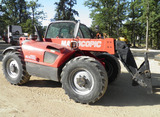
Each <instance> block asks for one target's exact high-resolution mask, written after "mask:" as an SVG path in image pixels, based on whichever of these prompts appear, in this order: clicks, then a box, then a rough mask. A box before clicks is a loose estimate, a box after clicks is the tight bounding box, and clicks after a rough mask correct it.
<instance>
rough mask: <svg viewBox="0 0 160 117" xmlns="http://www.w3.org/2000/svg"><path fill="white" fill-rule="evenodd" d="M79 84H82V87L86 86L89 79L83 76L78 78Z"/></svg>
mask: <svg viewBox="0 0 160 117" xmlns="http://www.w3.org/2000/svg"><path fill="white" fill-rule="evenodd" d="M77 84H78V85H79V86H80V87H85V86H86V84H87V79H85V77H83V78H81V77H80V78H77Z"/></svg>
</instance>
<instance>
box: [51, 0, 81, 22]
mask: <svg viewBox="0 0 160 117" xmlns="http://www.w3.org/2000/svg"><path fill="white" fill-rule="evenodd" d="M75 4H77V2H76V0H60V1H59V2H55V5H56V6H57V7H56V10H55V11H56V14H55V17H54V19H55V20H75V18H74V15H77V16H78V12H77V11H76V10H75V9H73V6H74V5H75Z"/></svg>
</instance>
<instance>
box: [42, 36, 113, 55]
mask: <svg viewBox="0 0 160 117" xmlns="http://www.w3.org/2000/svg"><path fill="white" fill-rule="evenodd" d="M43 40H44V41H45V42H53V43H57V44H61V45H63V46H69V45H70V42H71V41H75V40H76V41H78V42H79V49H80V50H85V51H98V52H108V53H109V54H115V48H114V47H115V46H114V39H113V38H106V39H82V38H81V39H64V38H54V39H43Z"/></svg>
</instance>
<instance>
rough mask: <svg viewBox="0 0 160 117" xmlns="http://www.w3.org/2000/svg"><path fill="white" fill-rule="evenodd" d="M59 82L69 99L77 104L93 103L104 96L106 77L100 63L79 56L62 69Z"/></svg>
mask: <svg viewBox="0 0 160 117" xmlns="http://www.w3.org/2000/svg"><path fill="white" fill-rule="evenodd" d="M61 82H62V87H63V89H64V90H65V92H66V94H68V95H69V97H70V98H71V99H73V100H75V101H76V102H79V103H94V102H95V101H97V100H99V99H100V98H101V97H102V96H103V95H104V93H105V91H106V89H107V86H108V77H107V73H106V71H105V69H104V67H103V66H102V64H101V63H100V62H98V61H97V60H95V59H94V58H91V57H87V56H80V57H76V58H74V59H72V60H70V61H69V62H68V63H67V64H66V66H65V67H64V68H63V71H62V74H61Z"/></svg>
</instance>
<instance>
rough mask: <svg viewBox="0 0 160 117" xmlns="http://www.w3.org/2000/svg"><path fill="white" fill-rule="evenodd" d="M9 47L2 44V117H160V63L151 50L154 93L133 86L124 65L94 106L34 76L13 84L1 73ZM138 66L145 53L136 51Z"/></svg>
mask: <svg viewBox="0 0 160 117" xmlns="http://www.w3.org/2000/svg"><path fill="white" fill-rule="evenodd" d="M7 46H9V45H7V44H5V43H4V42H2V41H0V117H135V116H136V117H158V116H160V75H159V73H160V64H159V62H157V61H154V56H155V55H157V54H160V51H154V50H150V54H149V58H150V65H151V66H150V67H151V72H152V78H153V79H152V81H153V86H154V87H155V88H156V89H154V91H155V93H154V94H152V95H149V94H147V93H146V89H144V88H141V87H140V86H138V87H132V86H131V76H130V74H129V73H128V72H127V71H126V69H125V68H124V67H123V65H122V64H121V68H122V70H121V71H122V73H121V75H120V77H119V78H118V79H117V80H116V81H115V82H114V83H112V84H111V85H109V87H108V89H107V92H106V93H105V95H104V96H103V97H102V98H101V99H100V100H99V101H98V102H96V103H95V104H92V105H86V104H79V103H75V102H74V101H73V100H70V99H69V98H68V96H67V95H65V93H64V90H63V89H62V88H61V84H60V83H57V82H53V81H49V80H46V79H42V78H37V77H31V80H30V81H29V82H28V83H27V84H25V85H23V86H14V85H11V84H10V83H9V82H7V80H6V79H5V77H4V75H3V73H2V62H1V60H2V55H1V53H2V50H4V48H6V47H7ZM133 52H134V55H135V56H136V61H137V62H138V65H139V64H140V63H141V62H142V61H143V56H144V55H143V53H144V50H137V49H133Z"/></svg>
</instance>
